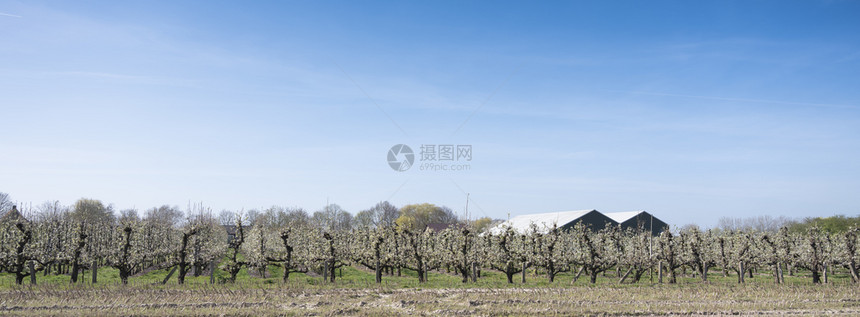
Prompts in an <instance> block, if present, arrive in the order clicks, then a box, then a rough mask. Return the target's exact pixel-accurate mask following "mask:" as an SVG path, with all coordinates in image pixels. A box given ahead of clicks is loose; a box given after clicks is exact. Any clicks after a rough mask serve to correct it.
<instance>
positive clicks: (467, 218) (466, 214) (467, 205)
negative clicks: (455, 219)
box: [463, 193, 469, 223]
mask: <svg viewBox="0 0 860 317" xmlns="http://www.w3.org/2000/svg"><path fill="white" fill-rule="evenodd" d="M463 216H464V217H465V218H466V219H465V220H466V223H469V193H466V210H465V211H463Z"/></svg>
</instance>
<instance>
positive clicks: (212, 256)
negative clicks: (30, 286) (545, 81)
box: [0, 200, 860, 284]
mask: <svg viewBox="0 0 860 317" xmlns="http://www.w3.org/2000/svg"><path fill="white" fill-rule="evenodd" d="M37 209H38V210H39V212H29V213H28V212H24V214H30V216H29V217H4V221H2V222H0V232H2V236H0V239H2V240H0V271H4V272H9V273H13V274H15V276H16V282H18V283H19V284H20V283H23V281H24V279H25V278H26V277H28V276H29V277H30V279H31V281H32V282H33V283H35V278H36V274H37V272H42V273H43V274H45V275H47V274H69V275H70V276H71V281H72V282H77V281H78V280H79V274H80V272H81V271H82V270H91V271H95V270H97V269H98V267H104V266H109V267H113V268H116V269H117V270H118V271H119V274H120V278H121V280H122V282H123V283H127V282H128V280H129V278H130V277H131V276H133V275H134V274H137V273H140V272H144V271H146V270H149V269H163V268H172V269H171V273H170V274H169V276H168V278H170V276H172V275H173V274H174V272H175V273H176V276H177V279H178V281H179V283H183V282H184V280H185V277H186V276H187V275H188V274H195V275H200V274H206V273H207V272H208V273H209V274H212V272H214V270H215V269H216V268H218V269H221V270H223V271H224V272H227V273H228V275H229V279H228V280H229V281H235V279H236V275H237V274H238V272H239V271H240V270H241V269H243V268H247V269H249V270H252V271H258V272H260V273H259V274H261V275H265V274H266V270H265V268H267V267H269V266H271V265H275V266H280V267H282V268H283V272H284V273H283V277H282V279H283V280H284V281H286V280H288V279H289V276H290V274H291V273H295V272H310V271H313V272H317V273H319V274H321V275H322V276H323V278H324V279H325V280H328V281H334V280H335V274H334V272H335V270H336V269H337V268H339V267H343V266H345V265H354V266H361V267H365V268H367V269H369V270H372V271H374V272H375V274H376V280H377V282H381V281H382V278H383V275H384V274H385V273H388V274H395V273H394V272H399V271H400V270H401V269H410V270H413V271H415V272H417V275H418V280H419V282H425V281H427V272H431V271H437V272H449V273H451V274H456V275H458V276H460V277H461V278H462V281H463V282H468V281H476V280H477V279H478V278H479V276H480V273H481V271H483V270H495V271H499V272H502V273H503V274H505V275H506V277H507V281H508V282H510V283H513V282H514V278H515V277H516V276H517V275H518V274H519V275H520V276H521V280H522V281H523V282H525V278H526V274H525V272H526V271H527V270H535V271H537V272H540V273H541V274H544V275H545V276H546V278H547V279H548V280H549V281H550V282H552V281H554V279H555V277H556V275H557V274H559V273H562V272H571V273H572V274H575V275H574V279H578V278H581V277H583V276H584V277H587V278H588V280H589V281H590V282H592V283H594V282H596V281H597V279H598V277H599V276H600V275H601V273H604V274H605V272H607V271H610V270H616V271H617V275H616V278H618V281H619V282H637V281H639V280H640V279H641V278H642V276H643V275H644V274H645V272H648V271H649V270H653V271H656V273H657V274H658V278H659V279H660V281H661V282H662V280H663V276H664V275H665V276H666V277H667V278H668V282H669V283H675V282H676V281H677V274H678V272H679V271H685V270H690V271H691V272H694V274H695V275H696V276H697V277H699V278H701V280H702V281H707V280H708V276H709V274H708V273H709V270H712V269H715V268H718V269H721V273H722V274H725V275H728V274H730V273H731V274H733V275H736V276H737V278H738V282H741V283H742V282H744V280H745V276H748V275H749V276H751V275H752V272H753V271H756V270H761V271H769V272H772V273H773V280H774V282H776V283H782V282H784V273H787V274H792V272H794V271H796V270H797V269H805V270H808V271H810V272H811V275H812V279H813V282H815V283H820V282H826V281H827V276H828V274H832V272H833V271H834V270H837V269H838V270H845V271H847V272H848V273H849V274H850V276H851V279H852V281H854V282H857V281H858V273H857V262H858V260H860V258H858V254H857V245H858V229H857V228H852V229H850V230H847V231H845V232H843V233H839V234H835V233H828V232H825V231H822V230H819V229H818V228H815V227H813V228H810V229H809V230H807V231H806V232H804V233H797V232H792V231H790V230H787V229H780V230H778V231H776V232H765V231H756V230H742V231H732V230H704V231H703V230H700V229H697V228H689V229H685V230H682V231H680V232H677V233H675V232H668V231H667V232H664V233H662V234H661V235H660V236H656V237H652V236H651V235H650V234H649V233H648V232H647V231H637V230H628V231H621V230H619V229H618V228H616V227H610V228H607V229H604V230H602V231H598V232H594V231H592V230H589V228H587V227H585V226H582V225H578V226H575V227H574V228H572V229H571V230H566V231H563V230H558V229H555V228H552V229H549V230H541V229H540V228H538V227H536V226H533V227H532V230H530V232H526V233H520V232H517V231H515V230H513V229H510V228H508V229H507V230H505V231H503V232H502V233H501V234H497V235H490V234H482V233H481V231H480V230H479V229H477V228H475V226H472V225H465V224H461V225H458V226H451V227H449V228H448V229H445V230H441V231H438V232H437V231H433V230H430V229H427V228H426V226H422V225H421V224H419V223H418V222H417V221H415V220H410V221H406V220H403V219H406V218H402V216H403V215H412V216H414V217H417V218H418V219H429V218H425V217H424V216H418V215H420V214H430V215H432V214H434V213H437V216H439V217H452V216H451V215H446V214H447V213H446V212H445V211H444V209H442V208H439V209H442V210H435V211H434V210H433V209H434V206H432V205H429V204H427V205H409V206H404V207H403V208H399V209H398V208H394V207H393V206H390V204H387V203H384V202H383V203H380V204H379V205H377V206H375V207H374V208H371V209H372V210H375V211H374V212H373V213H372V214H371V216H372V217H370V219H371V220H370V221H368V222H367V224H366V225H360V226H344V223H343V221H342V219H343V218H342V217H341V216H339V215H340V214H341V213H340V211H342V210H340V209H339V207H336V206H334V205H330V206H328V207H326V208H325V209H324V210H322V211H320V212H317V213H316V214H315V215H314V216H310V217H309V216H308V215H307V213H305V212H303V211H301V210H287V209H282V210H274V211H273V212H266V213H262V215H257V216H256V217H254V218H253V220H254V221H253V222H249V221H248V220H249V217H247V215H243V214H232V216H230V217H227V216H226V214H224V213H222V214H221V215H220V216H218V217H215V216H213V215H212V213H211V212H209V211H208V210H206V209H205V208H202V207H200V206H189V213H188V214H189V216H188V217H185V218H183V220H182V221H177V219H178V218H180V217H181V213H177V211H176V210H175V209H173V208H169V207H160V208H153V209H150V210H148V211H146V213H145V214H144V217H136V216H134V215H131V213H123V214H121V215H120V217H118V218H111V217H110V216H108V213H107V212H106V211H107V210H108V209H109V208H107V207H105V206H104V205H102V204H101V203H100V202H98V201H95V200H80V201H78V202H77V203H76V204H75V206H74V207H73V208H66V207H63V206H61V205H59V204H57V203H46V204H43V205H42V206H39V207H38V208H37ZM394 210H397V214H398V216H397V217H394V216H392V215H391V214H393V213H395V211H394ZM433 217H436V216H433ZM224 218H230V219H231V220H232V221H233V225H232V226H224V225H223V224H222V222H223V221H224V220H225V219H224ZM314 218H318V219H316V220H314ZM401 218H402V219H401ZM374 219H375V220H374ZM391 219H394V220H393V221H390V220H391ZM450 220H452V221H455V220H456V217H453V218H451V219H450ZM422 221H423V220H422ZM425 225H426V224H425ZM574 272H575V273H574ZM622 272H623V274H621V273H622ZM711 275H713V273H711ZM93 276H95V274H93ZM166 280H167V279H165V282H166Z"/></svg>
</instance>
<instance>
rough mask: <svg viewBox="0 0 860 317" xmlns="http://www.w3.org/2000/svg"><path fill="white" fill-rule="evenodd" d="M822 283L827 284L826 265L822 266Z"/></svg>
mask: <svg viewBox="0 0 860 317" xmlns="http://www.w3.org/2000/svg"><path fill="white" fill-rule="evenodd" d="M823 271H824V284H827V265H825V266H824V270H823Z"/></svg>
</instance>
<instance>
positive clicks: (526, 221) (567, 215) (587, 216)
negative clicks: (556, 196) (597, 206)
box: [489, 209, 618, 234]
mask: <svg viewBox="0 0 860 317" xmlns="http://www.w3.org/2000/svg"><path fill="white" fill-rule="evenodd" d="M578 223H583V224H585V225H586V226H587V227H588V228H590V229H591V230H593V231H598V230H602V229H603V228H605V227H606V225H607V224H608V225H617V224H618V223H617V222H615V221H614V220H612V219H611V218H609V217H607V216H605V215H603V214H601V213H600V212H598V211H597V210H594V209H590V210H575V211H560V212H550V213H542V214H529V215H520V216H516V217H514V218H511V219H510V220H508V221H505V222H503V223H501V224H499V225H497V226H495V227H493V228H491V229H490V231H489V232H490V233H491V234H498V233H501V232H503V231H504V230H505V228H507V227H511V228H513V229H514V230H516V231H518V232H520V233H528V232H530V231H531V228H532V224H534V225H536V226H537V231H538V232H543V233H545V232H549V230H550V229H552V227H553V225H555V226H556V227H558V228H559V229H563V230H567V229H570V228H573V226H575V225H576V224H578Z"/></svg>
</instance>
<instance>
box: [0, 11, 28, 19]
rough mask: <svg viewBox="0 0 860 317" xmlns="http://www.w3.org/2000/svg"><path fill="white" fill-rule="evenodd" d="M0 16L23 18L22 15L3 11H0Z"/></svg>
mask: <svg viewBox="0 0 860 317" xmlns="http://www.w3.org/2000/svg"><path fill="white" fill-rule="evenodd" d="M0 16H4V17H13V18H23V17H22V16H20V15H14V14H9V13H4V12H0Z"/></svg>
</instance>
